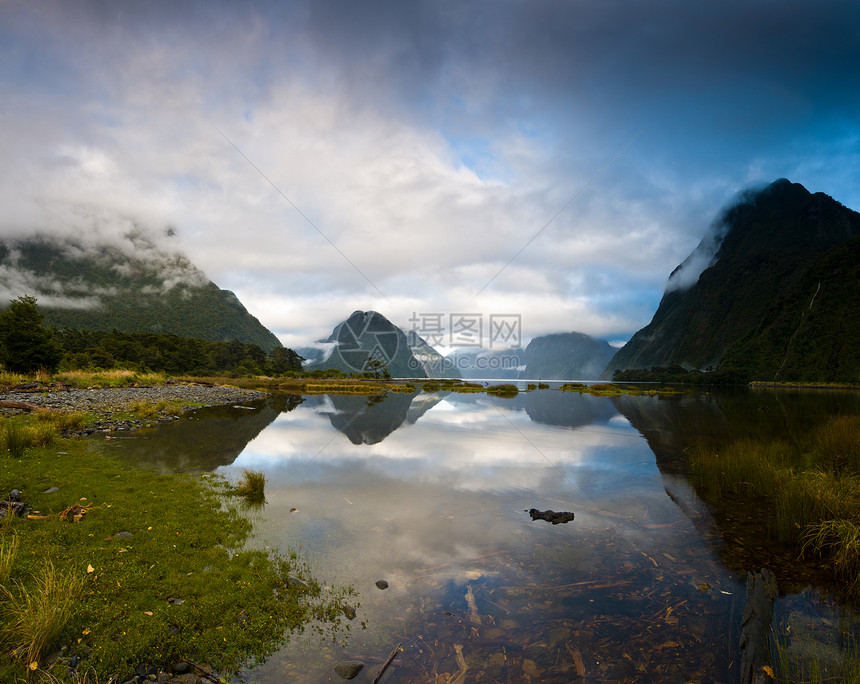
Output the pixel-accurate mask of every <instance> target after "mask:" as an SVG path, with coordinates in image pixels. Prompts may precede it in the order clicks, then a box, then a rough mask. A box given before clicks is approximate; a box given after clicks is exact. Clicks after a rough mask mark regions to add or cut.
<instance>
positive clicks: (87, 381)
mask: <svg viewBox="0 0 860 684" xmlns="http://www.w3.org/2000/svg"><path fill="white" fill-rule="evenodd" d="M165 380H167V374H165V373H135V372H134V371H130V370H107V371H62V372H59V373H55V374H53V375H51V374H50V373H45V372H37V373H33V374H30V375H21V374H19V373H10V372H8V371H0V387H13V386H15V385H23V384H31V383H37V384H40V385H46V386H47V385H49V384H50V383H54V384H63V385H71V386H72V387H81V388H86V387H127V386H129V385H156V384H158V383H161V382H164V381H165Z"/></svg>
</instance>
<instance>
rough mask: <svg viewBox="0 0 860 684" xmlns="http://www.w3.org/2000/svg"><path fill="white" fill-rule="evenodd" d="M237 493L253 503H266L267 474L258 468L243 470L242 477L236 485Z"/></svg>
mask: <svg viewBox="0 0 860 684" xmlns="http://www.w3.org/2000/svg"><path fill="white" fill-rule="evenodd" d="M236 495H237V496H241V497H242V498H244V499H245V501H246V502H248V503H249V504H253V505H262V504H264V503H266V476H265V475H264V474H263V473H261V472H259V471H257V470H248V469H247V468H246V469H245V470H243V471H242V477H241V478H240V479H239V483H238V484H237V485H236Z"/></svg>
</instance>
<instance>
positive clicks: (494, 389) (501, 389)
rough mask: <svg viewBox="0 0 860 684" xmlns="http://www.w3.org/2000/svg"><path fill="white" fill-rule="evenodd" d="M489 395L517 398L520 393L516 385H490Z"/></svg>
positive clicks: (488, 388)
mask: <svg viewBox="0 0 860 684" xmlns="http://www.w3.org/2000/svg"><path fill="white" fill-rule="evenodd" d="M486 392H487V394H495V395H496V396H499V397H515V396H517V394H519V393H520V390H519V389H518V388H517V386H516V385H511V384H504V385H490V386H489V387H487V390H486Z"/></svg>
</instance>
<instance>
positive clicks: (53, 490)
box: [42, 487, 60, 494]
mask: <svg viewBox="0 0 860 684" xmlns="http://www.w3.org/2000/svg"><path fill="white" fill-rule="evenodd" d="M59 491H60V488H59V487H49V488H48V489H46V490H45V491H44V492H42V494H56V493H57V492H59Z"/></svg>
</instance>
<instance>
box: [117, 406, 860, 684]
mask: <svg viewBox="0 0 860 684" xmlns="http://www.w3.org/2000/svg"><path fill="white" fill-rule="evenodd" d="M840 413H852V414H857V413H860V394H858V393H850V392H835V391H828V392H813V391H789V390H780V391H767V390H744V391H736V392H726V393H719V394H705V393H701V394H695V395H683V396H678V397H673V398H658V397H654V396H623V397H616V398H609V397H596V396H590V395H579V394H572V393H566V392H559V391H556V390H539V391H533V392H529V393H523V394H520V395H519V396H517V397H515V398H510V399H505V398H497V397H491V396H488V395H486V394H455V393H444V392H437V393H421V392H418V393H415V394H389V395H387V396H385V397H362V396H335V395H332V396H329V395H322V396H308V397H296V396H290V395H274V396H272V397H270V398H268V399H266V400H263V401H260V402H256V403H253V404H248V405H247V406H245V407H219V408H212V409H202V410H199V411H196V412H195V413H194V414H193V415H192V417H191V419H186V420H183V421H180V422H178V423H174V424H170V425H165V426H161V427H159V428H157V429H155V430H153V431H148V432H145V433H144V432H142V433H140V435H139V436H138V437H137V438H134V439H126V440H114V441H113V442H111V443H110V444H111V446H112V448H114V449H117V450H119V451H120V453H121V454H122V455H123V457H124V458H127V459H129V460H133V461H134V462H136V463H139V464H142V465H143V466H145V467H151V468H157V469H160V470H172V471H215V472H219V473H221V474H223V475H225V476H226V477H228V478H230V479H237V478H238V476H239V475H240V473H241V471H242V469H244V468H252V469H255V470H261V471H263V472H265V474H266V477H267V481H268V482H267V491H266V495H267V499H268V503H267V505H266V506H265V507H264V508H263V509H262V510H260V511H258V512H256V513H254V514H253V515H254V517H255V519H256V525H257V527H256V530H257V535H256V537H255V539H254V540H253V544H254V545H255V546H256V547H263V548H274V549H278V550H280V551H287V550H290V549H298V550H299V551H300V553H301V555H302V556H303V557H304V558H305V559H306V560H307V561H308V563H309V564H310V566H311V568H312V569H313V572H314V574H315V575H316V576H317V577H318V578H319V579H320V580H322V581H325V582H326V583H329V584H336V585H343V584H349V585H353V586H354V587H355V589H356V591H357V592H358V595H359V602H360V606H359V607H358V611H357V612H358V615H357V617H356V618H355V619H354V620H353V621H352V622H351V628H350V630H349V632H348V633H347V634H345V635H344V636H343V637H342V639H341V643H338V644H334V643H331V642H330V641H322V640H321V639H320V637H319V636H318V635H316V634H315V633H313V632H312V631H308V632H306V633H305V634H303V635H298V636H294V637H293V638H292V639H291V640H290V642H289V643H288V644H287V645H286V646H285V647H284V648H283V649H282V650H281V652H279V653H278V654H276V655H275V656H273V657H272V658H270V659H269V660H268V661H267V662H266V663H265V664H263V665H262V666H261V667H259V668H257V669H256V670H254V671H253V672H251V673H248V675H247V676H246V677H245V679H246V680H247V681H251V682H283V681H302V682H327V681H331V682H341V681H344V680H343V679H341V678H340V676H339V675H337V674H336V673H335V672H334V667H335V665H336V664H337V663H338V662H340V661H343V660H358V661H361V662H363V663H364V664H365V666H364V668H363V669H362V671H361V672H360V673H359V674H358V676H357V677H356V678H355V679H353V680H352V681H354V682H371V681H372V679H373V677H374V675H375V674H376V672H377V671H378V669H379V668H380V666H381V665H382V663H383V662H384V661H385V660H386V659H387V658H388V656H389V654H390V653H391V652H392V651H393V649H395V647H397V646H398V644H400V645H401V648H402V651H401V652H399V653H398V654H397V656H396V658H395V659H394V661H393V662H392V664H391V666H390V667H389V669H388V670H387V671H386V673H385V675H384V677H383V678H382V680H381V681H383V682H385V681H390V682H440V683H441V682H451V683H453V682H458V683H462V682H530V681H531V682H579V681H588V682H622V681H628V682H736V681H738V680H739V671H740V659H741V651H740V649H739V646H738V639H739V634H740V629H741V616H742V614H743V611H744V607H745V605H746V587H745V582H746V573H747V571H748V570H759V569H760V568H762V567H767V568H770V569H771V570H773V571H774V572H775V573H776V576H777V581H778V586H779V590H780V593H779V597H778V599H777V601H776V604H775V607H774V613H775V618H774V625H775V630H776V632H777V634H778V635H779V637H780V639H781V641H782V642H783V643H784V645H785V648H786V649H789V650H794V651H795V652H798V653H801V652H811V651H817V652H818V654H819V655H818V657H819V658H821V659H823V660H825V661H826V660H834V659H838V658H840V657H842V656H841V652H840V651H839V648H838V643H839V639H840V638H841V637H844V636H845V635H846V634H851V633H853V634H855V635H856V633H857V629H858V615H857V613H856V611H855V610H854V609H852V608H850V607H847V606H844V605H840V604H839V602H838V601H836V600H834V599H833V598H831V593H830V591H829V588H828V584H827V583H828V579H827V576H826V575H825V574H823V573H820V572H819V569H818V568H817V567H816V564H815V563H814V562H803V563H801V562H799V561H797V560H796V559H795V557H794V554H792V553H791V552H787V551H786V550H784V549H781V548H779V547H778V545H776V544H775V543H773V542H770V541H768V540H767V539H765V538H764V537H763V531H762V530H761V529H760V524H759V516H758V515H757V512H756V511H755V510H750V509H749V508H748V507H741V506H733V505H731V504H730V502H727V504H726V505H725V506H721V507H720V510H717V511H714V510H711V509H710V508H709V507H708V506H706V505H705V504H704V503H703V502H702V501H700V499H699V498H698V497H697V495H696V493H695V491H694V490H693V489H692V488H691V486H690V485H689V484H688V482H687V480H686V478H685V475H684V450H685V449H688V448H689V447H691V446H694V445H696V444H697V443H703V444H706V445H709V446H712V447H713V448H719V446H720V445H721V444H725V443H726V442H728V441H730V440H732V439H737V438H744V437H749V436H762V437H773V436H783V437H786V436H789V437H790V436H791V434H793V433H797V434H802V432H803V431H805V430H809V429H812V428H813V427H814V426H815V425H817V424H819V423H821V422H823V421H824V420H825V419H826V418H827V417H829V416H832V415H837V414H840ZM530 509H537V510H538V511H547V510H552V511H556V512H571V513H573V514H574V516H575V517H574V519H573V520H570V521H569V522H566V523H563V524H551V523H550V522H548V521H545V520H541V519H536V520H533V519H532V517H531V516H530V514H529V510H530ZM379 580H384V581H385V582H387V584H388V586H387V588H385V589H380V588H378V587H377V585H376V583H377V581H379ZM362 624H364V628H363V627H362Z"/></svg>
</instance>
